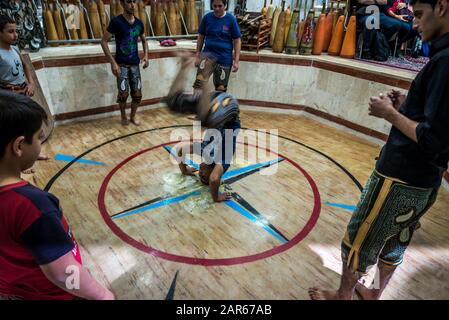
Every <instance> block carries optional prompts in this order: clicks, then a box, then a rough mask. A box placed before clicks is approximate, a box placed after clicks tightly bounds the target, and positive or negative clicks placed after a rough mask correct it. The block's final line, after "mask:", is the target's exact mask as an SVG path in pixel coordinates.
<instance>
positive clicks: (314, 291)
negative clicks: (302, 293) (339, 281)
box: [309, 288, 349, 300]
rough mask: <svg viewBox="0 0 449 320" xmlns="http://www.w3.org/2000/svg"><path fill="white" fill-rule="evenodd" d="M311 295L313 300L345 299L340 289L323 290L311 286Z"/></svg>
mask: <svg viewBox="0 0 449 320" xmlns="http://www.w3.org/2000/svg"><path fill="white" fill-rule="evenodd" d="M309 296H310V299H312V300H344V299H343V298H341V297H340V295H339V293H338V290H323V289H320V288H310V289H309ZM348 300H349V299H348Z"/></svg>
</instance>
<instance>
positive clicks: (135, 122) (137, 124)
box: [131, 118, 140, 126]
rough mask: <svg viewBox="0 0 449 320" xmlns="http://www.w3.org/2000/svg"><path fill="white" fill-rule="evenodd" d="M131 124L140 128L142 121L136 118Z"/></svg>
mask: <svg viewBox="0 0 449 320" xmlns="http://www.w3.org/2000/svg"><path fill="white" fill-rule="evenodd" d="M131 123H132V124H133V125H135V126H139V125H140V121H139V120H137V119H136V118H134V119H131Z"/></svg>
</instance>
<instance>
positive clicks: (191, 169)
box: [183, 166, 198, 176]
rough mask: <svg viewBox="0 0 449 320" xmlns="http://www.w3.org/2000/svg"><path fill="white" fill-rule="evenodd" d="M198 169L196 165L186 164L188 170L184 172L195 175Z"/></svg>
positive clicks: (187, 174)
mask: <svg viewBox="0 0 449 320" xmlns="http://www.w3.org/2000/svg"><path fill="white" fill-rule="evenodd" d="M197 171H198V170H197V169H195V168H194V167H189V166H186V170H185V171H184V172H183V173H184V174H185V175H186V176H193V175H195V172H197Z"/></svg>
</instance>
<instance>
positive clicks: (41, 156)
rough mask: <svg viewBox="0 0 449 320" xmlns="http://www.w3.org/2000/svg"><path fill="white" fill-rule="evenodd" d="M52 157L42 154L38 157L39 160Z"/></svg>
mask: <svg viewBox="0 0 449 320" xmlns="http://www.w3.org/2000/svg"><path fill="white" fill-rule="evenodd" d="M49 159H50V158H49V157H47V156H44V155H40V156H39V157H37V160H49Z"/></svg>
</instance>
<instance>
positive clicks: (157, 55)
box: [33, 49, 413, 90]
mask: <svg viewBox="0 0 449 320" xmlns="http://www.w3.org/2000/svg"><path fill="white" fill-rule="evenodd" d="M188 51H192V52H193V51H194V50H193V49H190V50H188ZM141 55H142V53H141ZM176 56H177V51H174V50H166V51H152V52H149V53H148V57H149V59H150V60H154V59H162V58H172V57H176ZM240 61H244V62H256V63H270V64H281V65H289V66H305V67H315V68H319V69H322V70H327V71H332V72H337V73H341V74H345V75H348V76H351V77H355V78H358V79H363V80H368V81H373V82H378V83H382V84H386V85H389V86H393V87H398V88H401V89H404V90H408V89H409V88H410V85H411V83H412V81H413V80H412V79H409V80H405V79H398V78H397V76H394V75H387V74H381V73H379V72H375V71H369V70H362V69H360V68H356V67H351V66H346V65H341V64H337V63H332V62H327V61H326V62H325V61H318V60H314V59H313V58H305V57H303V56H299V55H294V56H291V57H287V56H285V55H282V56H281V55H280V56H279V57H276V56H264V55H257V54H251V53H242V54H241V57H240ZM103 63H109V61H108V59H107V58H106V56H105V55H103V54H96V55H91V56H84V57H83V56H81V57H69V58H50V57H49V58H43V59H42V58H41V59H40V60H35V61H33V66H34V68H35V69H36V70H39V69H43V68H57V67H73V66H83V65H89V64H103Z"/></svg>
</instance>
